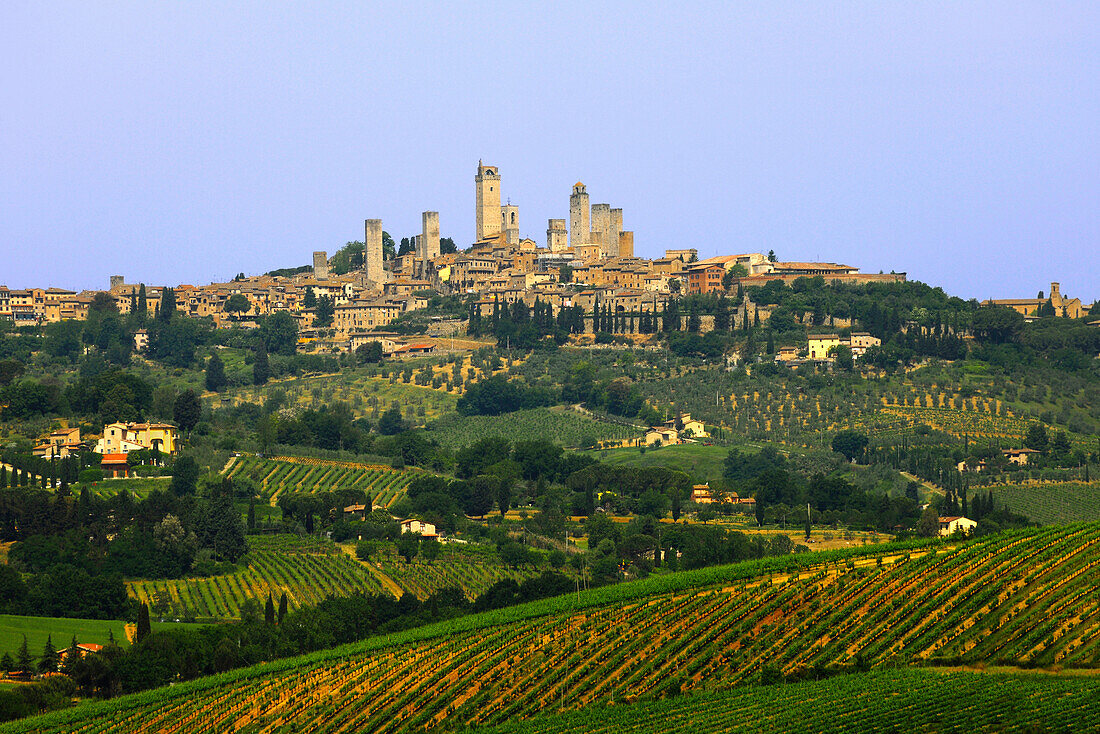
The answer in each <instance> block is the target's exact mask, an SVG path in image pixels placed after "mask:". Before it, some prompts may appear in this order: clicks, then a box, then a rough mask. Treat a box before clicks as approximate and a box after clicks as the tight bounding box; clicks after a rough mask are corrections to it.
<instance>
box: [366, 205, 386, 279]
mask: <svg viewBox="0 0 1100 734" xmlns="http://www.w3.org/2000/svg"><path fill="white" fill-rule="evenodd" d="M363 268H364V269H365V270H366V276H367V280H369V281H371V282H373V283H377V284H381V283H383V282H385V276H384V274H383V269H382V220H381V219H368V220H367V221H366V236H365V238H364V240H363Z"/></svg>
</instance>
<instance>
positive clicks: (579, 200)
mask: <svg viewBox="0 0 1100 734" xmlns="http://www.w3.org/2000/svg"><path fill="white" fill-rule="evenodd" d="M589 236H590V235H589V226H588V191H587V190H586V189H585V188H584V184H583V183H581V182H580V181H578V182H577V183H575V184H574V185H573V193H572V194H571V195H570V196H569V246H570V247H575V246H577V245H586V244H588V239H589Z"/></svg>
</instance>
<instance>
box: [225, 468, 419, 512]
mask: <svg viewBox="0 0 1100 734" xmlns="http://www.w3.org/2000/svg"><path fill="white" fill-rule="evenodd" d="M223 473H224V474H225V476H227V477H230V478H234V477H247V478H248V479H250V480H252V481H253V482H255V483H256V485H257V487H258V489H259V491H260V495H261V497H264V498H266V499H268V500H269V501H270V503H271V504H272V505H274V504H275V503H276V502H277V501H278V499H279V496H280V495H281V494H283V493H284V492H318V491H321V490H324V491H327V492H335V491H338V490H341V489H353V490H362V491H363V492H366V493H367V495H368V496H369V497H370V498H371V501H372V502H373V503H374V504H376V505H384V506H386V507H389V506H390V505H392V504H393V503H394V502H396V501H397V498H398V497H400V496H401V495H402V494H403V493H404V489H405V487H406V485H408V483H409V482H410V481H411V480H412V478H413V477H414V476H415V473H414V472H408V471H399V470H396V469H392V468H391V467H388V466H383V465H376V464H358V463H354V462H347V461H329V460H327V459H314V458H310V457H304V456H281V457H276V458H275V459H259V458H256V457H253V456H241V457H235V458H233V459H231V460H230V462H229V464H228V465H227V466H226V468H225V470H224V472H223Z"/></svg>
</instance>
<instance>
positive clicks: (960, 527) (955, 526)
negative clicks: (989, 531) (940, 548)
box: [940, 516, 978, 535]
mask: <svg viewBox="0 0 1100 734" xmlns="http://www.w3.org/2000/svg"><path fill="white" fill-rule="evenodd" d="M976 527H978V523H976V522H974V521H973V520H971V519H970V518H967V517H955V516H953V517H941V518H940V535H952V534H954V533H956V532H962V533H965V534H966V535H969V534H970V533H971V532H973V531H974V528H976Z"/></svg>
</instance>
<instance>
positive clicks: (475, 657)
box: [5, 525, 1100, 732]
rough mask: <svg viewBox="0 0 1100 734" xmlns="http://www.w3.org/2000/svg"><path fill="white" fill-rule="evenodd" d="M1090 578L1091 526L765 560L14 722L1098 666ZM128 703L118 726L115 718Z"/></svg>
mask: <svg viewBox="0 0 1100 734" xmlns="http://www.w3.org/2000/svg"><path fill="white" fill-rule="evenodd" d="M906 548H908V549H909V550H906ZM922 548H923V549H925V550H927V549H935V550H937V551H938V552H937V553H927V552H924V553H922V552H921V550H922ZM908 553H912V556H911V560H906V559H907V558H908V557H909V556H908V555H907V554H908ZM883 554H885V557H884V562H883V563H881V564H880V563H879V562H877V561H876V555H883ZM844 559H849V560H850V561H851V563H847V562H845V560H844ZM791 571H799V572H798V573H797V574H795V575H792V574H791ZM769 572H770V573H769ZM762 573H764V574H765V575H763V576H762V575H761V574H762ZM994 579H995V580H996V581H997V583H991V580H994ZM1098 583H1100V526H1098V525H1089V526H1070V527H1065V528H1058V529H1051V530H1045V531H1029V532H1014V533H1009V534H1005V535H1002V536H997V537H993V538H986V539H982V540H979V541H975V542H972V543H967V544H962V545H957V546H953V545H950V544H944V543H942V542H932V543H931V544H927V543H926V544H924V545H923V546H921V544H918V543H913V544H911V545H909V546H905V547H903V548H901V549H899V548H898V547H897V546H893V547H890V548H884V547H878V548H875V549H874V551H872V552H866V551H864V552H859V551H849V552H837V553H826V554H820V555H816V554H815V555H814V556H812V557H786V558H780V559H768V560H767V561H765V562H755V563H749V564H739V565H736V566H727V567H722V568H716V569H705V570H702V571H697V572H690V573H681V574H674V575H670V576H662V577H654V578H651V579H647V580H645V581H642V582H636V583H632V584H623V585H620V586H615V587H609V588H604V589H598V590H595V591H592V592H589V593H586V594H583V595H581V596H580V597H579V598H575V597H573V596H572V595H570V596H566V597H560V598H557V599H550V600H545V601H541V602H535V603H532V604H527V605H522V606H519V607H513V608H509V609H505V610H500V611H498V612H491V613H487V614H482V615H474V616H469V617H464V618H460V619H457V620H453V621H450V622H446V623H441V624H437V625H432V626H429V627H424V628H419V629H416V630H411V631H408V632H404V633H398V634H394V635H390V636H387V637H384V638H376V639H373V640H369V641H367V642H365V643H358V644H354V645H349V646H345V647H343V648H339V649H336V650H330V651H324V652H321V653H317V654H314V655H310V656H306V657H303V658H293V659H287V660H282V661H276V662H274V663H271V664H267V665H262V666H257V667H256V668H253V669H247V670H240V671H234V672H232V673H228V674H225V675H221V676H215V677H212V678H208V679H202V680H198V681H193V682H190V683H184V684H180V685H177V686H175V687H173V688H171V689H161V690H159V691H153V692H149V693H146V694H139V695H136V696H131V697H127V698H124V699H119V700H117V701H109V702H105V703H102V704H91V705H88V706H84V707H79V708H76V709H73V710H71V711H65V712H58V713H56V714H51V715H49V716H47V717H43V718H40V719H36V720H27V721H25V722H22V723H18V724H13V725H11V726H9V727H8V728H7V729H5V730H7V731H13V732H14V731H81V732H93V731H106V730H108V729H111V730H114V731H137V730H141V729H143V728H145V727H146V724H145V723H143V722H148V721H149V720H150V718H151V717H154V716H156V717H163V718H161V719H160V721H161V724H162V725H163V724H168V723H172V722H175V724H176V726H183V727H184V728H186V729H188V730H191V731H222V730H225V729H226V728H230V727H231V726H232V724H233V723H234V722H235V723H236V724H237V725H239V726H245V725H247V726H251V727H259V728H260V729H266V728H267V727H270V728H272V729H275V728H278V727H280V726H282V725H284V724H287V723H291V722H293V725H294V726H296V727H299V728H302V727H310V726H312V727H315V730H317V731H354V730H368V729H369V730H394V731H402V730H410V731H412V730H420V729H422V728H423V727H424V726H425V725H431V724H433V723H443V724H445V725H447V726H452V727H453V726H461V725H463V724H479V723H490V724H493V723H504V722H506V721H511V720H516V719H522V718H527V717H530V716H533V715H534V714H536V713H538V712H539V711H542V710H545V709H546V708H548V707H550V706H553V705H554V703H555V702H557V703H562V702H564V706H565V708H569V709H576V708H584V707H586V706H591V705H602V704H604V703H606V702H609V701H611V700H615V701H622V700H624V698H625V697H628V696H639V697H646V698H651V697H660V696H661V695H669V694H675V693H676V692H680V691H684V692H687V691H693V690H701V689H708V688H727V687H729V686H731V685H735V684H737V683H751V682H753V681H754V680H756V679H757V677H758V676H759V671H760V669H761V667H762V666H765V665H767V666H774V667H776V668H779V669H780V670H783V671H784V672H792V671H797V670H800V669H802V668H806V667H812V666H815V665H836V664H844V665H851V664H852V662H853V660H854V659H855V656H856V654H857V653H859V654H861V655H863V656H864V657H865V659H867V660H868V661H869V662H870V663H872V664H873V665H876V666H879V665H912V664H918V665H919V664H922V663H925V662H934V661H937V660H938V661H954V660H957V659H960V658H962V659H964V660H965V659H973V660H975V661H985V660H1003V661H1005V662H1006V663H1020V662H1030V663H1038V664H1049V663H1050V662H1052V661H1057V662H1058V663H1059V664H1065V665H1071V664H1077V665H1096V663H1097V662H1098V660H1100V608H1097V605H1096V604H1095V603H1094V602H1092V601H1090V597H1089V596H1088V591H1089V589H1093V588H1095V587H1096V586H1097V585H1098ZM1082 594H1084V596H1082ZM933 610H937V611H933ZM1014 610H1015V611H1014ZM1064 619H1072V620H1073V624H1071V625H1069V626H1066V625H1065V623H1063V622H1059V621H1058V620H1064ZM1059 625H1061V627H1059ZM1056 632H1057V634H1055V633H1056ZM883 633H885V634H883ZM314 694H316V695H314ZM211 697H219V699H220V703H219V704H218V705H217V707H216V708H211V706H210V704H209V702H210V701H211V700H212V699H211ZM222 697H228V698H222ZM236 702H240V703H241V704H242V705H241V706H237V705H234V704H235V703H236ZM120 711H125V712H126V714H127V725H126V726H122V727H120V726H119V725H118V724H117V718H114V719H111V718H109V717H110V715H111V714H114V713H115V712H120ZM105 722H110V723H109V724H108V723H105Z"/></svg>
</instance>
